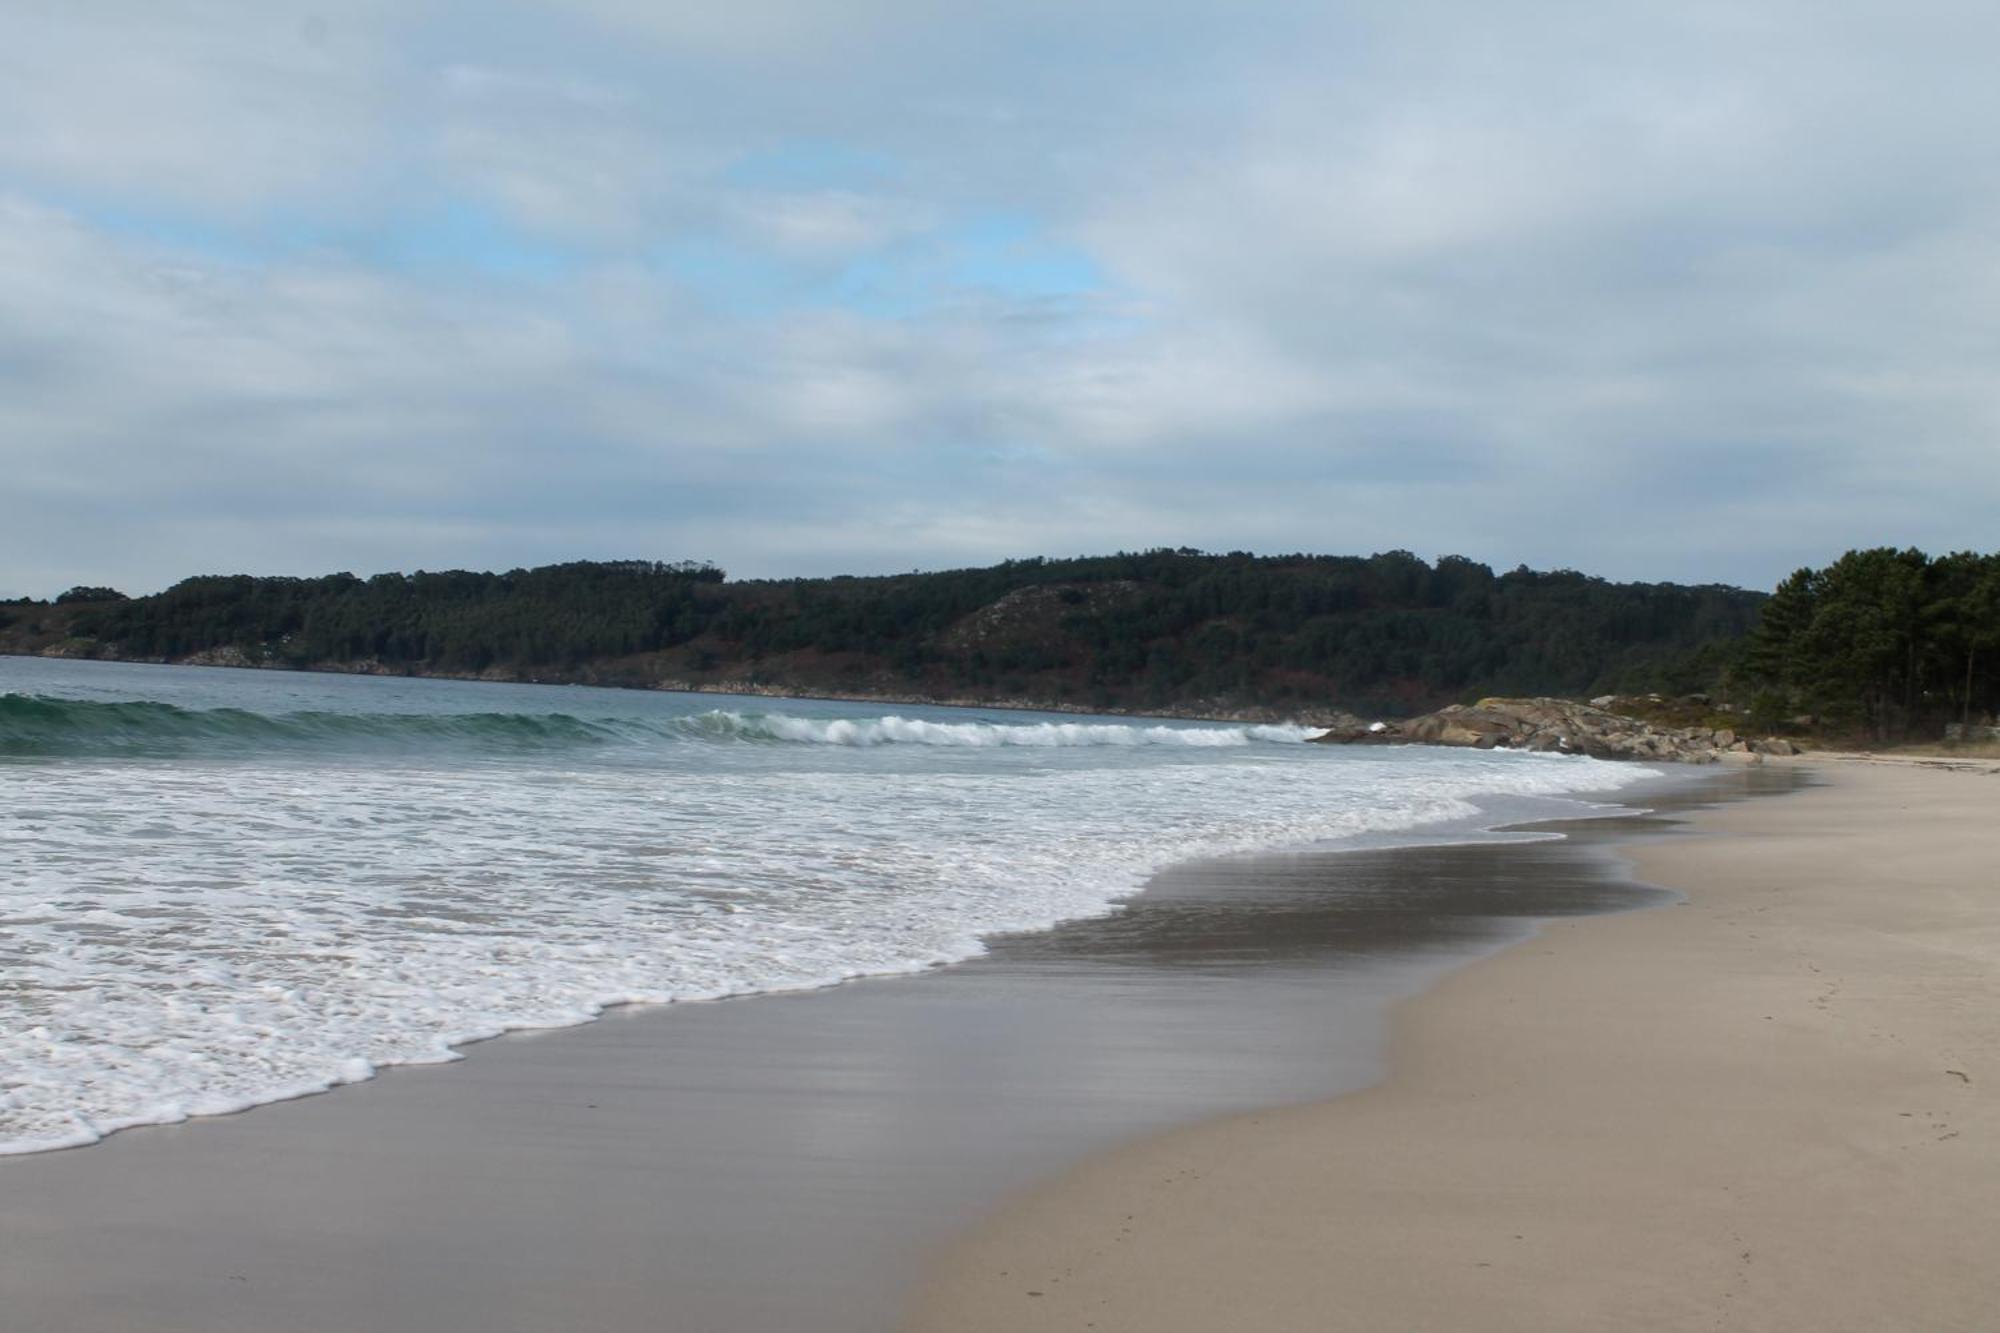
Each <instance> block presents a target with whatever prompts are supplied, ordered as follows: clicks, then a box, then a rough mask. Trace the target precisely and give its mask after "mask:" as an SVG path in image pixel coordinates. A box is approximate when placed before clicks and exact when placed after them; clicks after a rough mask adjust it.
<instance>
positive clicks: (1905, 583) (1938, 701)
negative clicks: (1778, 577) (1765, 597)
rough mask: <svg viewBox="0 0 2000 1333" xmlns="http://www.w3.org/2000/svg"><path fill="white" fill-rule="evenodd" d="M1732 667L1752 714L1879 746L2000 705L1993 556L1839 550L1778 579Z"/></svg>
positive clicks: (1998, 565) (1998, 598)
mask: <svg viewBox="0 0 2000 1333" xmlns="http://www.w3.org/2000/svg"><path fill="white" fill-rule="evenodd" d="M1736 674H1737V675H1738V676H1739V677H1740V679H1741V680H1742V682H1743V683H1744V684H1745V685H1746V686H1747V687H1748V688H1749V689H1750V690H1751V691H1752V703H1751V713H1752V716H1753V717H1754V718H1755V719H1757V720H1758V721H1759V722H1765V723H1774V722H1777V721H1778V720H1780V719H1784V718H1787V717H1789V716H1792V715H1795V714H1801V713H1803V714H1808V715H1811V716H1812V717H1813V718H1814V721H1815V723H1816V724H1817V725H1819V726H1821V727H1830V728H1833V729H1836V730H1845V731H1851V732H1857V733H1860V734H1862V735H1864V736H1866V737H1868V738H1872V739H1874V740H1877V741H1887V740H1894V739H1908V738H1910V737H1914V736H1929V735H1934V734H1937V733H1939V732H1941V731H1942V729H1943V727H1944V725H1945V724H1946V723H1950V722H1957V723H1959V724H1961V725H1964V724H1966V723H1969V722H1972V721H1974V720H1975V719H1990V718H1991V717H1992V715H1993V713H1994V711H1995V710H1996V709H2000V555H1980V554H1977V553H1975V552H1971V551H1958V552H1953V553H1952V554H1949V555H1943V556H1937V557H1931V556H1928V555H1926V554H1925V553H1924V552H1922V551H1919V550H1916V549H1914V548H1912V549H1906V550H1896V549H1893V548H1890V547H1876V548H1873V549H1869V550H1857V551H1849V552H1847V553H1846V554H1845V555H1843V556H1841V557H1840V558H1839V559H1838V560H1835V561H1834V562H1833V563H1832V564H1829V565H1827V566H1826V567H1825V568H1823V569H1810V568H1807V569H1800V570H1798V571H1797V572H1796V573H1794V574H1792V575H1791V577H1789V578H1787V579H1786V580H1785V581H1784V582H1782V583H1780V584H1779V585H1778V588H1777V590H1776V591H1775V592H1774V593H1773V594H1772V596H1771V599H1770V600H1769V601H1768V602H1766V603H1765V605H1764V610H1763V614H1762V615H1761V616H1760V617H1759V620H1758V623H1757V627H1756V629H1755V631H1754V632H1753V633H1752V634H1751V635H1750V637H1749V639H1748V641H1747V642H1746V643H1745V645H1744V647H1743V650H1742V653H1741V655H1740V662H1739V666H1738V668H1737V672H1736Z"/></svg>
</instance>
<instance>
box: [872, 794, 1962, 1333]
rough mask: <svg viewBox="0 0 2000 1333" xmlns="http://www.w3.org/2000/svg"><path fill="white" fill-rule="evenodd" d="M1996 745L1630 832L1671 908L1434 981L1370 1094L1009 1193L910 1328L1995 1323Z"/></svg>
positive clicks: (1572, 924) (1117, 1156)
mask: <svg viewBox="0 0 2000 1333" xmlns="http://www.w3.org/2000/svg"><path fill="white" fill-rule="evenodd" d="M1993 768H1994V766H1992V765H1972V766H1966V767H1961V768H1960V769H1958V770H1956V771H1953V770H1950V769H1941V768H1937V767H1921V766H1914V765H1908V764H1904V765H1889V764H1856V763H1830V762H1829V763H1822V764H1816V765H1814V769H1815V776H1816V777H1818V778H1819V779H1820V780H1821V781H1822V782H1823V783H1824V785H1822V786H1816V787H1813V788H1811V789H1808V790H1806V791H1804V792H1802V793H1800V794H1798V795H1796V796H1793V797H1789V798H1787V799H1784V800H1779V801H1760V802H1754V803H1749V804H1740V805H1733V806H1728V807H1725V808H1723V809H1721V810H1719V811H1716V812H1712V813H1707V814H1704V815H1702V816H1700V818H1699V819H1698V820H1697V827H1698V828H1699V829H1702V830H1705V831H1710V832H1717V833H1724V834H1727V835H1728V836H1723V837H1683V838H1673V839H1666V840H1657V841H1653V842H1650V843H1647V844H1645V845H1642V846H1639V847H1638V848H1636V849H1635V853H1634V859H1635V861H1636V865H1637V867H1638V872H1639V874H1640V875H1641V876H1643V877H1644V878H1645V879H1646V880H1648V881H1649V882H1652V883H1658V884H1663V885H1671V886H1675V887H1678V888H1681V889H1684V890H1685V891H1686V893H1687V900H1686V901H1685V902H1684V903H1682V904H1679V905H1677V906H1675V907H1672V908H1669V909H1667V910H1662V911H1656V912H1644V913H1633V914H1627V915H1622V916H1616V917H1607V918H1598V919H1593V920H1571V921H1563V922H1557V923H1554V924H1552V925H1550V926H1549V927H1548V928H1547V929H1546V930H1545V931H1544V932H1543V933H1542V934H1541V935H1540V936H1539V937H1538V938H1537V939H1536V940H1535V941H1534V942H1533V943H1532V944H1530V945H1528V946H1526V947H1523V948H1520V949H1516V950H1512V951H1510V952H1507V953H1504V954H1501V955H1498V956H1495V957H1492V958H1490V959H1487V960H1485V961H1482V962H1480V963H1478V964H1477V965H1475V966H1473V967H1471V968H1468V969H1465V970H1463V971H1461V972H1459V973H1457V974H1455V975H1453V976H1452V977H1450V978H1447V979H1446V980H1445V981H1443V982H1442V983H1441V984H1440V985H1439V986H1438V987H1436V988H1435V989H1433V990H1431V991H1429V992H1427V993H1426V994H1424V995H1423V996H1422V997H1420V998H1418V999H1416V1000H1414V1001H1413V1002H1412V1003H1410V1004H1408V1005H1406V1006H1404V1007H1403V1008H1402V1009H1400V1010H1399V1011H1398V1014H1397V1019H1396V1024H1395V1037H1394V1040H1393V1046H1392V1059H1391V1074H1390V1077H1389V1078H1388V1080H1387V1081H1386V1082H1385V1083H1384V1084H1382V1085H1381V1086H1379V1087H1376V1088H1373V1089H1371V1090H1369V1091H1366V1092H1362V1093H1359V1094H1356V1095H1353V1096H1349V1097H1343V1098H1340V1099H1337V1100H1334V1101H1331V1102H1327V1103H1324V1104H1321V1105H1316V1106H1310V1107H1300V1108H1293V1109H1289V1110H1280V1111H1274V1112H1262V1113H1254V1114H1250V1115H1245V1116H1239V1117H1233V1118H1228V1119H1223V1120H1219V1121H1216V1122H1212V1123H1210V1124H1207V1125H1203V1126H1198V1127H1196V1128H1194V1129H1191V1130H1185V1131H1179V1132H1175V1133H1170V1134H1166V1135H1162V1136H1159V1137H1157V1138H1155V1139H1152V1140H1149V1141H1147V1142H1144V1143H1142V1144H1139V1145H1136V1146H1133V1147H1130V1148H1127V1149H1125V1150H1122V1151H1117V1152H1112V1153H1109V1154H1105V1155H1103V1156H1100V1157H1098V1158H1095V1159H1093V1160H1092V1161H1091V1162H1089V1163H1088V1164H1086V1165H1085V1166H1083V1167H1082V1168H1080V1169H1078V1170H1075V1171H1073V1172H1071V1173H1069V1174H1067V1175H1066V1176H1064V1177H1062V1178H1060V1179H1058V1180H1055V1181H1053V1182H1051V1183H1048V1184H1046V1185H1043V1186H1040V1187H1037V1188H1036V1189H1033V1190H1030V1191H1028V1192H1026V1193H1025V1194H1024V1195H1022V1196H1020V1197H1018V1198H1017V1199H1016V1200H1014V1201H1013V1202H1012V1203H1011V1204H1010V1205H1009V1206H1008V1207H1007V1208H1005V1209H1003V1210H1002V1211H1001V1212H1000V1213H999V1214H998V1215H997V1216H996V1217H994V1218H993V1219H991V1220H989V1222H988V1223H987V1224H985V1225H984V1226H982V1227H980V1228H979V1229H977V1230H976V1231H975V1232H974V1233H973V1234H972V1235H971V1236H970V1237H969V1238H968V1239H967V1240H966V1241H965V1242H964V1243H962V1244H961V1245H959V1246H958V1247H956V1248H955V1249H954V1250H952V1251H951V1252H950V1254H949V1255H948V1257H947V1258H946V1259H945V1260H944V1261H943V1262H942V1263H941V1264H940V1266H939V1267H938V1269H937V1270H935V1272H934V1273H933V1277H932V1281H931V1283H930V1284H929V1286H928V1287H927V1288H926V1289H925V1291H924V1293H923V1296H922V1299H921V1301H920V1303H919V1307H918V1313H917V1316H916V1318H915V1319H914V1322H913V1324H912V1325H911V1327H912V1328H913V1329H914V1330H916V1331H917V1333H929V1331H931V1330H938V1331H939V1333H942V1331H943V1330H950V1331H951V1333H982V1331H984V1330H993V1331H994V1333H998V1331H999V1330H1005V1331H1006V1333H1035V1331H1036V1330H1043V1329H1051V1330H1053V1329H1093V1330H1099V1331H1101V1333H1119V1331H1120V1330H1125V1331H1128V1333H1135V1331H1137V1330H1146V1331H1147V1333H1183V1331H1185V1333H1195V1331H1196V1330H1200V1331H1202V1333H1209V1331H1211V1330H1215V1329H1220V1328H1254V1329H1257V1330H1260V1333H1305V1331H1306V1330H1312V1331H1313V1333H1325V1330H1330V1329H1357V1330H1364V1329H1365V1330H1376V1329H1393V1330H1397V1331H1398V1333H1428V1331H1429V1330H1437V1331H1438V1333H1445V1331H1446V1330H1451V1331H1452V1333H1460V1331H1463V1330H1473V1331H1475V1333H1531V1331H1532V1333H1551V1331H1561V1330H1574V1331H1576V1333H1585V1331H1589V1333H1596V1331H1597V1330H1605V1329H1618V1330H1637V1331H1651V1330H1675V1331H1676V1333H1678V1331H1680V1330H1689V1331H1692V1330H1697V1329H1701V1330H1707V1329H1754V1330H1759V1331H1760V1333H1881V1331H1882V1330H1888V1329H1909V1330H1919V1329H1920V1330H1924V1331H1925V1333H1974V1331H1975V1330H1980V1331H1983V1330H1990V1329H1993V1328H1995V1327H2000V1263H1996V1262H1995V1255H1996V1254H2000V1098H1996V1092H2000V1022H1996V1015H2000V772H1995V771H1993ZM1982 769H1983V770H1984V771H1982Z"/></svg>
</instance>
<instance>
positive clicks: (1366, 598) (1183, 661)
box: [0, 549, 1764, 713]
mask: <svg viewBox="0 0 2000 1333" xmlns="http://www.w3.org/2000/svg"><path fill="white" fill-rule="evenodd" d="M1763 600H1764V597H1763V595H1762V594H1758V593H1752V592H1745V591H1743V590H1741V589H1736V588H1727V587H1712V586H1711V587H1680V586H1676V585H1673V584H1645V583H1626V584H1619V583H1609V582H1606V581H1604V580H1602V579H1596V578H1590V577H1587V576H1585V575H1583V574H1579V573H1575V572H1572V571H1558V572H1554V573H1537V572H1533V571H1530V570H1528V569H1525V568H1522V569H1516V570H1514V571H1513V572H1511V573H1505V574H1495V573H1494V572H1493V571H1492V570H1490V569H1488V568H1487V567H1486V566H1484V565H1482V564H1478V563H1476V562H1474V561H1471V560H1466V559H1462V558H1458V557H1451V556H1447V557H1445V558H1443V559H1440V560H1439V561H1437V562H1436V563H1435V564H1430V563H1427V562H1425V561H1423V560H1421V559H1418V558H1417V557H1415V556H1413V555H1410V554H1408V553H1406V552H1401V551H1393V552H1389V553H1386V554H1381V555H1375V556H1370V557H1365V558H1363V557H1353V556H1310V555H1284V556H1261V557H1260V556H1252V555H1247V554H1242V553H1233V554H1227V555H1211V554H1204V553H1202V552H1198V551H1192V550H1185V549H1182V550H1158V551H1148V552H1142V553H1134V554H1120V555H1112V556H1101V557H1091V558H1082V559H1069V560H1043V559H1034V560H1018V561H1010V562H1008V563H1006V564H1001V565H996V566H992V567H990V568H984V569H961V570H947V571H941V572H936V573H923V574H904V575H895V576H889V577H879V578H826V579H796V580H781V581H738V582H731V581H728V580H727V579H725V578H724V576H723V573H722V571H720V570H718V569H715V568H713V567H711V566H708V565H702V564H692V563H682V564H672V565H668V564H658V563H654V562H647V561H624V562H615V563H575V564H564V565H552V566H547V567H544V568H540V569H523V570H514V571H511V572H509V573H505V574H486V573H466V572H456V571H455V572H449V573H417V574H409V575H405V574H380V575H377V576H375V577H373V578H367V579H363V578H357V577H355V576H353V575H351V574H334V575H330V576H328V577H325V578H312V579H301V578H257V577H250V576H247V575H233V576H220V577H203V578H193V579H188V580H186V581H185V582H182V583H179V584H176V585H175V586H173V587H172V588H169V589H167V590H166V591H165V592H162V593H159V594H157V595H154V596H149V597H135V598H130V599H125V598H121V597H119V596H118V595H117V594H116V593H114V592H113V591H112V590H110V589H107V588H89V589H74V590H72V592H71V593H68V594H65V595H64V597H63V598H60V599H58V602H59V603H61V604H60V605H56V606H50V605H47V604H32V605H24V604H18V603H17V604H14V605H13V606H12V608H10V609H9V608H0V617H9V616H11V618H12V620H13V622H14V623H13V624H12V625H11V626H9V625H6V624H0V650H6V651H47V650H54V651H59V652H63V653H67V654H73V655H78V656H93V655H96V656H108V657H124V658H136V659H152V660H168V661H174V660H185V659H189V658H195V659H198V660H207V661H246V662H250V663H255V664H267V665H277V666H295V667H341V668H353V667H356V666H359V667H362V668H364V669H381V670H388V671H397V672H404V671H407V672H413V673H452V674H464V675H485V676H490V677H493V678H498V679H538V680H574V681H586V682H591V683H599V684H615V685H658V684H668V683H685V684H692V685H725V684H732V683H733V684H738V685H753V686H758V687H769V688H776V689H788V690H798V691H807V692H810V691H815V690H818V691H825V692H830V693H860V694H884V695H898V696H903V697H922V698H937V699H947V698H950V699H968V698H979V699H989V700H996V701H998V700H1012V701H1024V702H1026V701H1033V702H1045V703H1056V704H1064V705H1069V706H1082V707H1096V708H1122V709H1185V710H1189V711H1210V712H1219V711H1230V710H1240V709H1255V708H1269V709H1273V710H1278V711H1291V710H1320V711H1325V710H1328V709H1332V708H1335V707H1340V708H1350V709H1354V710H1357V711H1364V712H1386V713H1398V712H1414V711H1420V710H1422V709H1426V708H1431V707H1435V706H1437V705H1439V704H1443V703H1447V702H1451V701H1453V700H1457V699H1463V698H1468V697H1475V696H1477V695H1480V694H1485V693H1549V694H1571V695H1574V694H1589V693H1596V692H1601V691H1614V690H1615V691H1639V690H1670V691H1681V690H1690V689H1696V688H1700V687H1704V686H1707V685H1708V684H1710V683H1711V682H1712V681H1713V680H1714V679H1715V678H1716V676H1717V675H1718V673H1720V672H1721V671H1723V670H1724V669H1725V667H1726V666H1727V665H1728V663H1729V661H1730V660H1731V657H1732V654H1733V653H1735V652H1736V651H1737V649H1738V647H1739V646H1740V644H1741V643H1742V641H1743V638H1744V636H1745V635H1746V634H1747V633H1748V632H1749V630H1750V629H1751V627H1752V625H1753V624H1754V623H1755V622H1756V618H1757V611H1758V607H1759V606H1760V604H1761V603H1762V602H1763Z"/></svg>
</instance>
